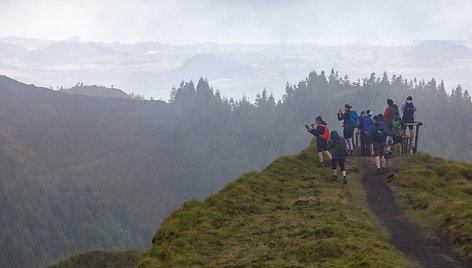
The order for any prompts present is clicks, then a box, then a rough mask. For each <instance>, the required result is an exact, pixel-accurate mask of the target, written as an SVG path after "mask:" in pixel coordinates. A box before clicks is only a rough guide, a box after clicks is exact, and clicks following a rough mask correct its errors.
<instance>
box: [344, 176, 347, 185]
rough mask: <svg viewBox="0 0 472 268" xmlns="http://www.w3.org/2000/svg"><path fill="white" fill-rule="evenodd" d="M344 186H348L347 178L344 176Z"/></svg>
mask: <svg viewBox="0 0 472 268" xmlns="http://www.w3.org/2000/svg"><path fill="white" fill-rule="evenodd" d="M343 184H347V179H346V176H344V178H343Z"/></svg>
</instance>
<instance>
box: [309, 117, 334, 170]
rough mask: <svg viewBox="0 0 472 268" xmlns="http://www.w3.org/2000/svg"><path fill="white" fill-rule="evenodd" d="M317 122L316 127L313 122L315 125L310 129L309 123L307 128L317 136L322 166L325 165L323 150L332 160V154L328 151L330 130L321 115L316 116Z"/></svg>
mask: <svg viewBox="0 0 472 268" xmlns="http://www.w3.org/2000/svg"><path fill="white" fill-rule="evenodd" d="M315 123H316V124H317V125H318V126H317V127H316V128H315V126H314V125H313V124H311V126H312V127H313V128H312V129H310V128H309V127H308V125H305V127H306V130H307V131H308V132H310V133H311V134H313V135H314V136H316V147H317V148H318V158H319V159H320V167H324V166H325V165H324V162H323V152H324V153H325V154H326V156H328V158H329V159H330V160H331V154H330V153H329V152H328V140H329V130H328V126H327V124H326V122H325V121H323V118H321V116H318V117H316V119H315Z"/></svg>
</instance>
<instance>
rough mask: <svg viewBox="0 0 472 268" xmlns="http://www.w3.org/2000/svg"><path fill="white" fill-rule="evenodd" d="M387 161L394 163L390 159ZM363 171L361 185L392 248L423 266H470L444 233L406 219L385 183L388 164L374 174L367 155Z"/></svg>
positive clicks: (374, 171)
mask: <svg viewBox="0 0 472 268" xmlns="http://www.w3.org/2000/svg"><path fill="white" fill-rule="evenodd" d="M389 164H390V165H392V164H394V163H392V161H390V163H389ZM365 171H366V175H365V177H364V179H363V187H364V190H365V191H366V192H367V200H368V203H369V206H370V209H371V210H372V212H373V213H374V215H375V216H376V217H377V219H378V220H379V221H380V223H381V224H382V226H384V227H385V228H386V229H387V231H388V232H389V233H390V236H391V241H390V243H391V244H392V245H393V246H394V247H395V248H397V249H398V250H399V251H401V252H402V253H403V254H405V256H407V257H408V258H409V259H410V260H411V261H413V262H414V263H417V264H418V265H421V266H423V267H428V268H429V267H472V265H471V264H469V263H467V262H465V261H464V260H462V259H460V257H459V256H458V255H457V253H456V252H455V251H454V250H453V247H452V245H451V243H450V242H449V240H448V238H447V236H446V235H444V234H443V233H441V232H439V231H434V234H431V233H430V232H428V233H426V232H425V230H424V229H422V228H421V227H420V226H418V225H416V224H413V223H411V222H409V221H408V219H407V217H406V216H405V213H404V210H403V209H401V208H399V207H398V206H397V205H396V204H395V203H394V202H393V196H392V193H391V192H390V189H389V188H388V186H387V185H386V184H385V176H386V175H385V174H388V172H389V170H388V168H387V169H386V170H385V172H384V175H377V174H376V171H377V168H376V166H375V163H374V162H373V161H372V160H370V159H369V160H366V162H365Z"/></svg>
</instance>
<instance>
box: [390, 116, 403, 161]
mask: <svg viewBox="0 0 472 268" xmlns="http://www.w3.org/2000/svg"><path fill="white" fill-rule="evenodd" d="M405 129H406V126H405V123H404V122H403V120H402V118H401V117H400V113H398V112H397V113H395V114H394V118H393V121H392V134H393V148H394V152H395V153H396V154H397V155H400V154H401V153H402V142H403V132H404V130H405Z"/></svg>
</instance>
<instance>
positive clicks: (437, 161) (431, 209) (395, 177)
mask: <svg viewBox="0 0 472 268" xmlns="http://www.w3.org/2000/svg"><path fill="white" fill-rule="evenodd" d="M387 182H388V185H389V186H390V188H391V189H392V190H393V192H394V195H395V197H396V198H397V200H399V202H401V203H402V204H403V206H404V207H405V208H406V209H407V212H408V214H409V217H410V218H411V219H413V220H414V221H415V222H417V223H418V224H420V225H424V226H426V228H429V229H431V228H432V227H433V228H438V229H441V230H443V231H444V232H445V233H446V234H447V235H448V236H449V238H450V240H451V241H452V242H453V243H454V244H455V246H456V247H457V248H458V249H459V254H460V255H461V256H462V257H463V258H464V259H466V260H468V261H469V262H471V263H472V165H471V164H468V163H464V162H455V161H450V160H445V159H441V158H438V157H433V156H431V155H428V154H425V153H421V154H418V155H415V156H411V157H407V158H406V159H404V160H403V161H401V163H400V164H399V165H398V167H397V168H396V169H395V170H394V171H393V172H392V174H391V175H390V176H389V177H388V179H387Z"/></svg>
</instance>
